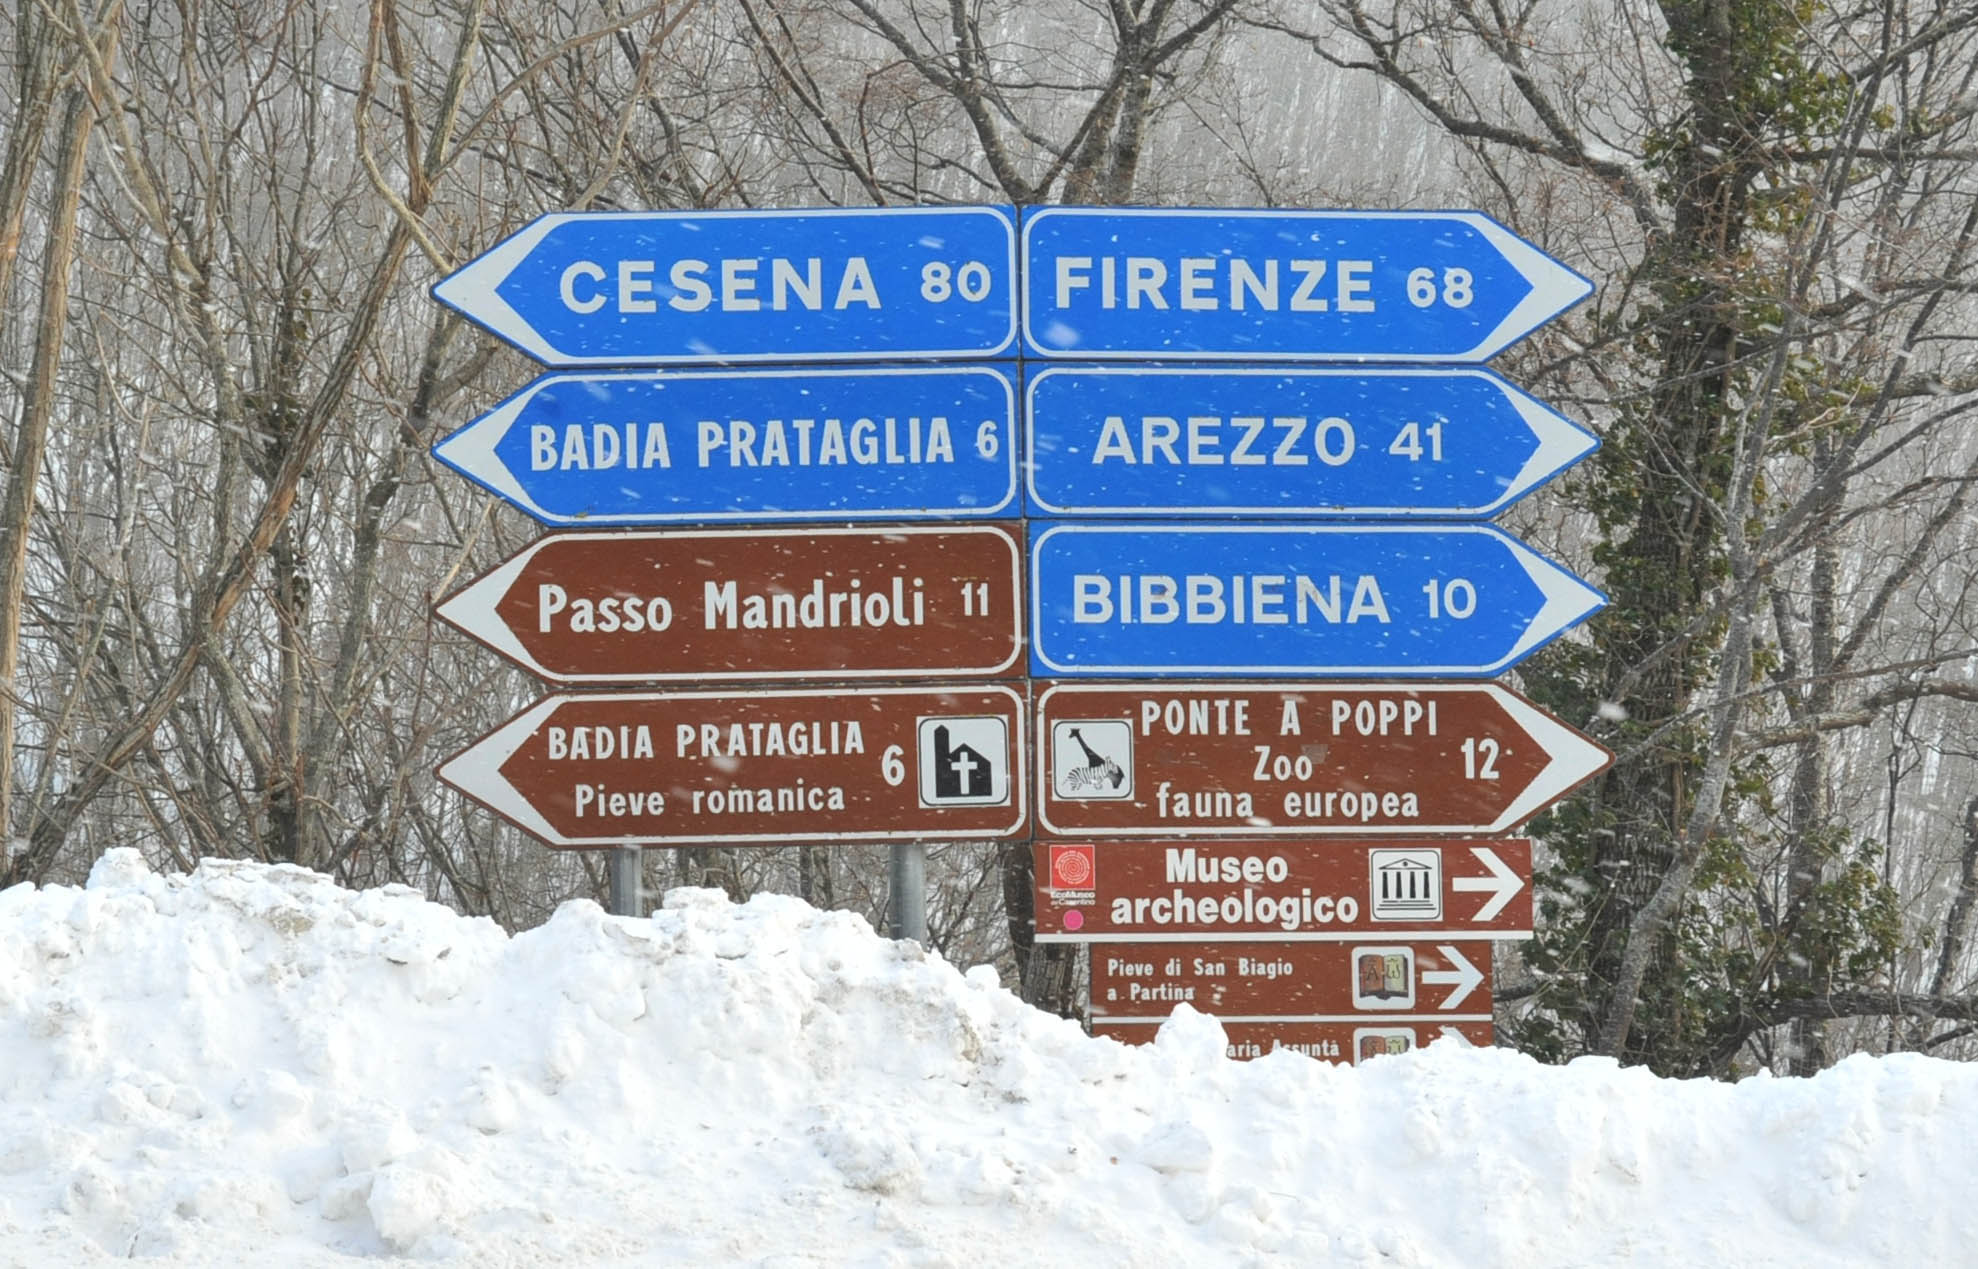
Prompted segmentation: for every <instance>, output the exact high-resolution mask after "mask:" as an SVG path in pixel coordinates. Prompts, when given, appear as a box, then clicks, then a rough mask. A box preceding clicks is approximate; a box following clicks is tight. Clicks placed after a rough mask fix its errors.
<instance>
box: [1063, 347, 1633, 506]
mask: <svg viewBox="0 0 1978 1269" xmlns="http://www.w3.org/2000/svg"><path fill="white" fill-rule="evenodd" d="M1025 401H1026V404H1027V409H1026V411H1025V413H1026V416H1027V417H1026V428H1025V433H1024V438H1025V445H1026V446H1027V449H1026V460H1027V461H1026V463H1025V469H1026V471H1027V473H1028V478H1029V493H1030V510H1031V514H1033V515H1040V516H1107V515H1138V516H1149V515H1155V516H1175V515H1184V516H1308V517H1309V516H1354V517H1369V516H1416V517H1427V516H1440V517H1445V518H1448V517H1476V518H1483V517H1489V516H1493V515H1496V514H1497V513H1498V512H1500V511H1502V510H1503V509H1504V508H1505V507H1508V506H1510V505H1511V504H1512V503H1513V502H1516V501H1517V500H1518V499H1519V498H1521V497H1523V496H1524V495H1525V494H1527V493H1529V492H1530V491H1531V490H1533V489H1535V488H1537V487H1538V486H1539V485H1541V484H1544V483H1545V482H1546V481H1548V480H1550V479H1552V477H1554V476H1556V475H1558V474H1559V473H1560V472H1562V471H1564V470H1565V469H1566V468H1568V467H1570V466H1572V465H1573V464H1574V463H1576V462H1578V461H1579V460H1580V459H1581V458H1584V457H1585V456H1586V455H1587V454H1588V453H1590V452H1592V451H1593V450H1594V449H1595V448H1596V447H1598V445H1599V444H1600V442H1599V440H1598V439H1596V438H1595V437H1594V435H1593V434H1592V433H1590V432H1588V431H1586V430H1585V429H1584V428H1581V427H1580V426H1578V425H1577V424H1575V423H1573V422H1572V421H1571V420H1569V419H1567V418H1565V417H1564V416H1563V415H1560V414H1558V413H1556V412H1554V411H1553V410H1551V409H1549V408H1548V407H1546V406H1545V405H1543V404H1541V403H1540V402H1538V401H1537V400H1535V399H1533V398H1532V397H1530V396H1528V395H1527V394H1525V393H1524V392H1521V391H1519V390H1518V389H1517V388H1515V387H1513V386H1512V385H1511V384H1509V383H1507V382H1505V381H1504V380H1503V379H1501V378H1499V377H1498V376H1497V375H1495V374H1493V373H1491V372H1490V371H1488V370H1473V369H1455V368H1451V369H1444V370H1320V369H1311V368H1301V367H1296V366H1270V367H1259V366H1211V367H1200V366H1197V367H1176V366H1160V365H1156V366H1145V365H1135V366H1119V365H1111V366H1108V365H1097V366H1065V365H1056V366H1050V367H1048V368H1046V369H1043V370H1034V371H1032V372H1031V373H1030V376H1029V379H1028V382H1027V384H1026V385H1025Z"/></svg>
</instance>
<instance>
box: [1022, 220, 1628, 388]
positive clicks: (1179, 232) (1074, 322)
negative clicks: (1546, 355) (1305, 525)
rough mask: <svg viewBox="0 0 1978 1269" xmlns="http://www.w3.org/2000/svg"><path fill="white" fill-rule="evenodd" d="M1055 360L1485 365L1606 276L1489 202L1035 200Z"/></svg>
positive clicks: (1044, 303)
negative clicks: (1406, 206)
mask: <svg viewBox="0 0 1978 1269" xmlns="http://www.w3.org/2000/svg"><path fill="white" fill-rule="evenodd" d="M1023 263H1024V275H1023V276H1024V285H1023V290H1024V303H1023V338H1024V346H1025V348H1026V349H1027V350H1028V351H1030V352H1032V353H1035V354H1038V355H1040V356H1045V357H1085V358H1101V357H1103V358H1112V357H1135V358H1167V359H1171V360H1175V359H1178V360H1188V359H1194V360H1207V359H1214V360H1229V359H1247V360H1253V361H1254V360H1281V361H1340V360H1361V361H1455V362H1479V361H1484V360H1486V359H1487V358H1489V357H1491V356H1493V355H1494V354H1496V353H1497V352H1499V351H1501V350H1502V349H1504V348H1505V347H1507V346H1508V345H1510V344H1511V343H1513V342H1515V341H1516V340H1518V339H1520V338H1522V337H1523V336H1525V335H1526V334H1529V333H1530V332H1531V331H1533V330H1535V329H1537V328H1538V327H1539V326H1541V325H1543V324H1544V323H1545V322H1546V321H1548V320H1550V319H1551V318H1553V317H1555V316H1557V315H1558V314H1559V313H1561V312H1563V311H1565V310H1566V309H1567V308H1570V307H1571V306H1572V305H1574V304H1576V303H1578V302H1579V301H1580V300H1581V299H1583V298H1585V297H1586V295H1587V294H1588V293H1589V292H1590V291H1592V289H1593V284H1592V283H1591V282H1589V281H1588V280H1587V279H1586V278H1584V277H1581V276H1580V275H1579V274H1577V273H1575V272H1573V271H1572V270H1571V269H1569V268H1567V267H1566V266H1565V265H1563V264H1560V263H1559V262H1558V261H1557V260H1554V259H1552V258H1551V257H1550V256H1547V255H1546V254H1544V253H1543V252H1541V251H1539V250H1538V249H1537V248H1536V247H1534V246H1532V245H1531V244H1530V243H1528V242H1525V241H1524V240H1523V239H1521V238H1519V237H1517V236H1516V235H1515V234H1513V233H1511V232H1510V231H1509V230H1507V229H1505V228H1504V227H1503V226H1502V225H1500V224H1498V223H1497V222H1496V221H1494V220H1492V219H1490V218H1489V217H1488V216H1484V215H1481V214H1479V213H1477V212H1464V211H1450V212H1347V211H1283V210H1270V211H1235V210H1228V211H1224V210H1211V209H1200V210H1181V211H1174V210H1164V209H1158V208H1111V207H1108V208H1096V207H1037V208H1029V209H1026V210H1025V212H1024V215H1023Z"/></svg>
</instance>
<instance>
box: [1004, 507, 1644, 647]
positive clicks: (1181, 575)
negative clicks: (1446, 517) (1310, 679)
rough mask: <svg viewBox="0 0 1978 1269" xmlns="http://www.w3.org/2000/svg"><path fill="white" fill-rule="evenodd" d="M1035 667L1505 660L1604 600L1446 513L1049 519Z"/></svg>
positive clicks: (1038, 593)
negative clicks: (1318, 520) (1364, 520)
mask: <svg viewBox="0 0 1978 1269" xmlns="http://www.w3.org/2000/svg"><path fill="white" fill-rule="evenodd" d="M1030 584H1031V596H1030V605H1031V608H1030V615H1031V671H1032V673H1033V674H1038V675H1050V676H1061V677H1071V676H1089V675H1112V674H1118V675H1126V674H1133V675H1154V676H1182V675H1240V674H1250V675H1270V676H1278V675H1321V676H1327V677H1340V676H1352V675H1394V676H1402V677H1450V676H1470V677H1482V676H1489V675H1494V674H1497V673H1499V672H1501V671H1503V670H1505V669H1508V668H1509V667H1510V666H1512V665H1515V664H1516V663H1517V662H1519V661H1521V660H1523V659H1524V658H1525V657H1526V656H1528V655H1530V654H1531V653H1532V652H1533V651H1535V650H1536V649H1538V648H1539V647H1541V646H1543V645H1544V644H1546V643H1548V642H1550V641H1551V640H1552V639H1554V638H1556V637H1558V636H1559V635H1560V634H1561V633H1562V632H1564V631H1565V630H1567V629H1568V628H1570V627H1571V626H1573V625H1575V624H1576V623H1578V622H1580V621H1583V620H1585V619H1586V618H1587V617H1588V616H1590V615H1592V614H1593V613H1594V612H1596V611H1597V610H1599V609H1600V608H1601V607H1602V605H1604V604H1605V603H1606V602H1607V601H1606V599H1605V598H1604V597H1603V596H1602V595H1601V594H1600V592H1598V591H1596V590H1594V589H1593V588H1592V587H1591V586H1588V585H1587V584H1586V583H1585V582H1583V581H1581V580H1580V579H1579V578H1577V577H1575V576H1573V575H1572V574H1571V573H1568V572H1566V571H1565V570H1564V569H1562V568H1560V567H1558V566H1557V565H1555V564H1552V563H1551V562H1549V561H1547V560H1545V559H1544V558H1542V557H1541V556H1539V555H1537V554H1536V553H1534V552H1533V551H1532V550H1531V549H1530V548H1529V547H1526V546H1525V545H1524V544H1523V543H1521V542H1519V541H1518V540H1517V539H1516V538H1513V537H1511V536H1510V535H1509V534H1506V533H1504V532H1503V531H1501V530H1499V529H1497V528H1495V527H1493V526H1491V525H1483V524H1451V525H1341V526H1337V527H1333V526H1326V525H1279V526H1264V527H1249V526H1241V525H1204V526H1191V525H1175V524H1131V525H1129V524H1078V523H1067V524H1060V525H1053V526H1051V527H1050V528H1047V529H1044V530H1043V531H1042V532H1040V533H1038V534H1037V535H1036V536H1035V537H1034V539H1033V540H1032V542H1031V558H1030Z"/></svg>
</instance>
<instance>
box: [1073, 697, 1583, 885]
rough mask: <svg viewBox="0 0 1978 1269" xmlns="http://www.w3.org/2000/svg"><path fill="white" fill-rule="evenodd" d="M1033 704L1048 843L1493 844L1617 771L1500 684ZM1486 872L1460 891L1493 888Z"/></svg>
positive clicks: (1490, 869) (1491, 870)
mask: <svg viewBox="0 0 1978 1269" xmlns="http://www.w3.org/2000/svg"><path fill="white" fill-rule="evenodd" d="M1036 708H1037V760H1038V773H1037V787H1038V793H1039V805H1038V821H1039V827H1040V829H1041V830H1042V831H1043V832H1044V833H1045V834H1047V835H1049V836H1054V837H1143V838H1159V837H1221V838H1255V837H1276V836H1283V837H1290V838H1305V837H1314V836H1325V837H1341V836H1355V837H1368V836H1379V835H1392V834H1396V833H1454V834H1471V833H1476V834H1489V833H1504V832H1509V831H1510V830H1512V829H1514V828H1516V827H1517V826H1518V825H1519V824H1522V823H1524V822H1525V821H1526V820H1528V819H1530V818H1531V817H1532V816H1534V815H1536V814H1538V813H1539V812H1540V811H1542V810H1544V809H1545V808H1546V807H1547V806H1550V805H1551V804H1552V803H1554V802H1556V801H1558V800H1559V799H1560V798H1562V797H1564V796H1565V795H1566V794H1567V793H1568V792H1570V791H1571V790H1572V789H1574V788H1575V787H1577V786H1578V785H1579V784H1580V783H1581V782H1582V781H1584V780H1586V779H1588V778H1590V777H1591V776H1593V775H1595V774H1596V773H1598V772H1599V771H1601V770H1603V769H1604V768H1605V767H1606V766H1607V764H1608V763H1609V762H1611V761H1613V755H1612V754H1611V753H1609V752H1608V751H1607V750H1606V749H1605V748H1603V747H1602V746H1600V745H1598V744H1596V743H1594V741H1592V740H1590V739H1588V738H1587V737H1586V736H1584V735H1582V734H1580V733H1579V732H1578V731H1575V730H1574V729H1573V728H1571V727H1568V726H1567V725H1566V724H1564V723H1562V722H1560V721H1559V720H1558V719H1556V718H1554V717H1552V716H1551V715H1550V714H1547V713H1545V712H1544V711H1543V710H1540V709H1539V708H1537V707H1536V706H1534V705H1533V704H1532V703H1531V702H1530V701H1527V700H1525V699H1524V698H1523V697H1521V696H1519V695H1518V694H1517V693H1515V692H1512V691H1510V690H1509V689H1507V688H1503V687H1500V686H1498V685H1497V684H1495V683H1424V684H1421V685H1419V686H1410V685H1408V684H1405V683H1288V684H1282V685H1275V684H1258V683H1228V684H1202V683H1174V684H1167V683H1158V682H1155V683H1090V684H1088V683H1055V684H1052V685H1050V686H1049V687H1047V688H1046V689H1045V690H1044V691H1043V692H1041V693H1040V694H1039V695H1038V697H1037V706H1036ZM1484 862H1485V863H1486V866H1487V876H1486V877H1484V878H1480V879H1479V880H1478V881H1477V883H1476V884H1475V885H1466V886H1464V887H1463V888H1464V889H1465V890H1472V889H1474V890H1479V891H1485V892H1489V891H1490V890H1493V889H1495V887H1494V886H1493V885H1492V883H1491V882H1490V881H1489V879H1488V878H1489V877H1496V878H1498V879H1499V880H1500V881H1501V880H1502V879H1503V876H1504V874H1503V872H1502V871H1501V864H1500V863H1499V862H1498V861H1496V857H1495V856H1492V857H1491V859H1490V860H1486V861H1484ZM1500 906H1501V905H1500Z"/></svg>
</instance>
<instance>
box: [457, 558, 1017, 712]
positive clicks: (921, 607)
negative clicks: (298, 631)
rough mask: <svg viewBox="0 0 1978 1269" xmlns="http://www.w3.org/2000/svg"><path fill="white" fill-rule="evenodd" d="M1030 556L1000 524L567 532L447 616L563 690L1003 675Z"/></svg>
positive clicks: (462, 595)
mask: <svg viewBox="0 0 1978 1269" xmlns="http://www.w3.org/2000/svg"><path fill="white" fill-rule="evenodd" d="M1022 557H1023V552H1022V549H1021V547H1020V545H1019V544H1018V540H1017V538H1016V536H1015V534H1014V532H1013V531H1012V530H1011V529H1010V528H1008V527H1007V526H1003V525H995V524H968V525H901V526H894V527H888V528H884V529H874V528H855V529H849V528H848V529H831V528H804V529H753V530H742V529H707V530H665V531H661V532H649V533H557V534H551V535H549V536H547V537H544V538H542V539H540V540H539V541H537V542H536V543H535V544H534V545H532V546H530V547H529V548H527V549H526V550H524V551H521V552H520V553H518V554H516V555H513V556H511V557H510V558H509V559H507V560H506V561H504V562H503V563H502V564H501V565H499V566H498V567H496V568H495V569H494V570H493V571H492V572H490V573H488V574H487V575H486V576H485V577H482V578H480V579H479V580H477V581H475V582H473V583H471V584H469V585H468V586H466V587H464V588H463V589H461V590H460V591H458V592H457V593H455V594H454V595H452V596H451V597H449V598H448V599H446V600H445V601H444V602H443V603H441V604H440V605H439V607H438V610H437V611H438V613H439V615H440V617H442V618H443V619H444V620H446V621H448V622H451V623H452V624H453V625H455V626H458V627H459V628H460V629H462V630H464V631H466V632H467V633H468V634H470V635H472V636H473V637H474V638H476V639H479V640H480V641H481V642H483V643H485V644H487V645H488V646H489V647H491V648H493V649H494V650H495V651H497V652H499V653H501V654H502V655H503V656H506V657H508V658H509V659H510V660H513V661H515V662H517V663H518V664H520V665H522V666H523V667H524V668H526V669H528V670H530V671H531V672H533V673H535V674H536V675H538V676H540V677H542V678H545V679H549V680H551V681H553V682H558V683H635V682H655V683H664V682H694V683H702V682H707V681H709V680H733V681H738V682H740V681H747V680H770V679H781V680H806V679H810V680H818V679H830V680H832V681H840V680H847V679H861V678H892V679H899V678H916V679H925V678H969V677H981V678H1000V677H1005V676H1009V675H1013V674H1015V673H1017V672H1018V670H1019V669H1020V667H1021V660H1020V658H1021V653H1022V648H1023V602H1022V600H1023V596H1022V568H1021V561H1022Z"/></svg>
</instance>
